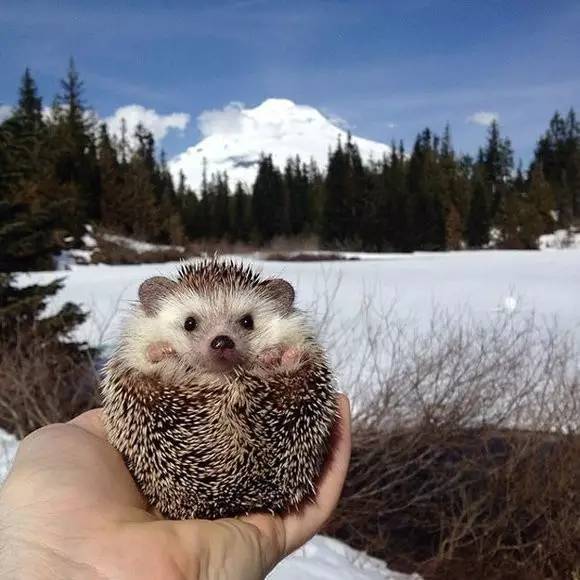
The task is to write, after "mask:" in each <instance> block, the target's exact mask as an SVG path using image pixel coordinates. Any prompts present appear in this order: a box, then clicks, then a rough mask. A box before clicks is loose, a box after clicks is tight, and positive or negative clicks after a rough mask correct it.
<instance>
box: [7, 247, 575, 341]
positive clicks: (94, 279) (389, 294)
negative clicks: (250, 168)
mask: <svg viewBox="0 0 580 580" xmlns="http://www.w3.org/2000/svg"><path fill="white" fill-rule="evenodd" d="M361 257H363V258H364V259H362V260H357V261H339V262H261V261H259V260H255V259H251V258H247V260H250V261H255V262H256V265H257V266H258V267H259V268H261V269H262V270H263V271H264V273H265V274H267V275H273V276H282V277H285V278H287V279H288V280H290V281H291V282H292V283H293V284H294V285H295V287H296V290H297V296H298V304H299V305H300V306H302V307H305V308H307V309H314V311H315V316H316V315H318V316H319V317H320V316H322V315H324V316H325V324H326V326H327V327H328V328H329V329H330V330H329V332H334V333H349V334H351V335H354V334H356V333H357V332H366V331H368V328H369V326H373V325H376V324H381V323H382V322H384V320H385V315H386V314H387V313H390V316H391V317H392V316H395V317H396V319H397V320H403V321H405V323H406V325H407V327H408V328H414V327H417V328H420V327H422V326H423V327H424V326H425V325H426V324H428V323H429V322H430V320H431V318H432V314H433V310H434V309H435V308H436V309H439V310H445V311H448V312H450V313H457V312H459V311H466V312H469V314H470V315H471V316H472V317H474V318H475V319H476V320H479V321H483V322H485V321H487V320H492V319H493V318H494V317H497V316H503V315H508V314H514V313H526V312H531V311H532V310H534V311H535V312H536V313H537V314H538V316H539V317H540V318H543V319H545V320H546V321H549V320H552V319H557V320H558V322H559V324H560V326H561V327H562V329H564V330H567V331H570V332H571V333H572V334H573V335H574V336H575V337H576V339H577V340H578V343H579V344H580V252H578V251H575V250H571V251H547V252H533V251H529V252H524V251H522V252H516V251H479V252H453V253H416V254H379V255H373V254H365V255H361ZM177 268H178V264H177V263H165V264H143V265H136V266H107V265H97V266H72V269H71V270H69V271H65V272H62V271H61V272H34V273H30V274H21V275H20V276H19V278H18V280H19V283H20V284H23V285H26V284H28V283H36V282H38V283H47V282H49V281H51V280H53V279H54V278H60V277H64V278H65V279H66V283H65V288H64V289H63V290H62V291H61V292H60V293H59V294H58V295H57V296H56V298H55V299H54V301H53V303H52V304H51V308H52V309H55V308H58V307H59V306H60V305H61V304H62V303H63V302H66V301H73V302H77V303H81V304H82V305H84V306H85V307H86V308H87V309H88V310H90V311H91V315H90V317H89V318H88V320H87V321H86V322H85V324H83V326H82V327H80V328H79V330H78V332H77V337H78V338H80V339H83V340H88V341H89V342H90V343H91V344H93V345H103V344H104V345H111V344H113V343H114V342H115V339H116V336H117V333H118V330H119V324H120V322H121V319H122V315H123V313H124V312H126V311H127V309H128V308H129V307H130V304H131V302H132V301H134V300H135V299H136V296H137V288H138V286H139V283H140V282H141V281H143V280H144V279H145V278H147V277H149V276H155V275H165V276H172V275H175V274H176V272H177ZM49 311H50V309H49Z"/></svg>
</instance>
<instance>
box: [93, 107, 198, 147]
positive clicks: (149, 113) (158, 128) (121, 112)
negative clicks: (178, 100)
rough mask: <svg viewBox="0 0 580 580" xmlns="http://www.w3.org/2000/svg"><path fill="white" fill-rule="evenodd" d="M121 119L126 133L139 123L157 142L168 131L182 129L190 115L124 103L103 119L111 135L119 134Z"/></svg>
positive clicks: (132, 130) (130, 131)
mask: <svg viewBox="0 0 580 580" xmlns="http://www.w3.org/2000/svg"><path fill="white" fill-rule="evenodd" d="M123 119H124V120H125V123H126V124H127V133H128V134H129V135H130V136H132V135H133V133H134V132H135V129H136V127H137V125H139V124H141V125H143V126H144V127H145V128H146V129H148V130H149V131H151V133H153V137H155V140H156V141H157V142H160V141H162V140H163V139H164V138H165V137H166V135H167V134H168V133H169V131H172V130H177V131H184V130H185V128H186V127H187V125H188V124H189V121H190V116H189V114H188V113H170V114H169V115H161V114H159V113H157V111H155V110H154V109H146V108H145V107H143V106H142V105H126V106H124V107H120V108H119V109H117V110H116V111H115V112H114V113H113V115H111V116H110V117H107V118H106V119H105V123H107V125H108V127H109V130H110V131H111V133H112V134H113V135H120V133H121V124H122V122H123Z"/></svg>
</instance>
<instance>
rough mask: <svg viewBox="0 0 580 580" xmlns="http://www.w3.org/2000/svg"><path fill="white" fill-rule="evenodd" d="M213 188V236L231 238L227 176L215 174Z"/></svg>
mask: <svg viewBox="0 0 580 580" xmlns="http://www.w3.org/2000/svg"><path fill="white" fill-rule="evenodd" d="M213 189H214V191H215V203H214V215H213V222H214V236H215V237H216V238H217V239H226V238H227V239H230V240H231V239H232V232H231V229H230V228H231V225H230V188H229V185H228V176H227V175H226V174H225V173H218V174H217V175H216V176H215V179H214V183H213Z"/></svg>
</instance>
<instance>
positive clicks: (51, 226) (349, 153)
mask: <svg viewBox="0 0 580 580" xmlns="http://www.w3.org/2000/svg"><path fill="white" fill-rule="evenodd" d="M0 204H2V206H1V208H3V209H1V210H0V215H2V216H4V217H3V222H2V223H0V228H6V227H8V228H10V227H14V223H15V220H16V217H15V216H17V218H18V219H17V221H18V223H19V224H21V226H22V227H24V224H26V226H25V227H27V228H28V229H29V230H30V231H31V232H33V234H34V235H32V236H28V237H27V236H24V237H22V238H21V242H19V243H18V242H17V243H15V244H11V246H10V247H11V248H12V249H11V253H10V255H8V254H7V251H3V252H2V254H3V255H2V261H3V264H2V266H1V267H0V269H1V270H3V271H10V268H14V269H24V268H46V267H50V253H51V252H54V251H56V250H58V248H59V247H62V245H63V243H64V240H69V243H70V240H71V239H72V240H73V243H75V242H76V243H77V244H80V243H81V241H80V240H81V238H82V235H83V233H84V224H86V223H92V224H96V225H98V226H101V227H102V228H104V229H107V230H109V231H112V232H115V233H119V234H123V235H128V236H133V237H136V238H140V239H146V240H148V241H152V242H160V243H173V244H181V243H185V242H187V241H188V240H214V241H215V240H227V241H231V242H235V241H242V242H247V243H252V244H256V245H261V244H264V243H268V242H269V241H271V240H272V239H273V238H276V237H279V236H284V237H294V236H307V235H315V236H317V237H318V238H319V239H320V242H321V244H322V245H323V246H324V247H328V248H349V249H361V250H369V251H413V250H457V249H461V248H466V247H469V248H481V247H486V246H488V245H489V244H490V243H491V244H493V245H494V246H495V247H500V248H534V247H536V244H537V239H538V236H539V235H541V234H543V233H547V232H551V231H553V230H554V229H555V228H568V227H570V226H571V224H573V223H575V221H577V220H579V219H580V123H579V122H578V120H577V119H576V115H575V112H574V110H570V111H569V112H568V113H567V114H566V115H565V116H562V115H560V114H559V113H556V114H555V115H554V116H553V118H552V119H551V121H550V123H549V127H548V129H547V131H546V132H545V134H544V135H542V136H541V137H540V139H539V140H538V143H537V147H536V150H535V153H534V156H533V159H532V161H531V163H530V165H529V167H527V169H526V170H524V169H523V168H522V166H521V163H520V165H519V166H518V167H517V168H516V167H515V165H514V153H513V149H512V146H511V143H510V141H509V139H508V138H506V137H504V136H502V135H501V132H500V128H499V125H498V124H497V122H493V123H492V124H491V125H490V127H489V130H488V135H487V138H486V142H485V144H484V145H483V146H482V147H481V148H480V149H479V151H478V152H477V154H476V155H475V156H474V157H471V156H469V155H461V154H458V153H457V152H456V151H455V150H454V148H453V145H452V139H451V131H450V129H449V127H446V128H445V130H444V132H443V134H442V135H437V134H435V133H433V132H432V131H431V130H430V129H425V130H424V131H422V132H421V133H420V134H419V135H418V136H417V138H416V140H415V142H414V144H413V147H412V149H410V150H408V151H407V150H405V147H404V145H403V143H398V144H395V143H393V144H392V146H391V152H390V154H389V155H386V156H385V157H384V158H382V159H379V160H374V161H371V160H364V159H362V158H361V155H360V152H359V150H358V148H357V146H356V144H355V143H354V142H353V140H352V139H351V138H350V137H348V138H347V139H346V140H345V141H344V142H337V143H336V144H335V145H334V146H333V147H332V148H331V150H330V151H329V158H328V166H327V168H326V169H324V170H322V169H321V168H319V167H317V166H316V164H315V163H314V162H313V161H309V162H306V161H304V160H301V159H300V157H298V156H297V157H295V158H292V159H289V160H288V161H287V163H286V164H285V166H284V167H282V168H280V167H277V166H276V165H275V164H274V162H273V160H272V157H271V155H268V154H267V153H265V154H263V155H262V157H261V159H260V161H259V163H258V171H257V177H256V179H255V181H254V183H253V184H251V185H247V184H241V183H237V184H231V183H230V182H229V180H228V176H227V175H226V174H214V175H210V176H208V175H207V172H204V179H203V182H202V184H201V185H200V186H199V187H198V190H197V191H194V190H193V189H192V188H191V187H190V185H189V184H187V183H186V181H185V179H184V176H183V175H181V176H180V178H179V179H178V180H177V183H174V181H173V179H172V177H171V175H170V173H169V170H168V167H167V163H166V160H165V156H164V154H163V152H161V153H158V151H157V147H156V143H155V140H154V137H153V135H152V133H151V132H150V131H148V130H147V129H146V128H145V127H144V126H142V125H139V126H137V128H136V130H135V133H134V135H128V134H127V129H126V126H125V125H124V124H123V126H122V129H121V133H120V135H111V134H110V132H109V130H108V127H107V125H106V124H105V123H102V122H99V121H98V120H97V118H96V116H95V115H94V114H93V113H92V111H91V109H90V107H89V106H88V105H87V103H86V101H85V91H84V86H83V82H82V81H81V79H80V77H79V74H78V72H77V70H76V68H75V66H74V63H73V62H72V61H71V63H70V65H69V69H68V71H67V74H66V77H65V78H64V79H63V80H62V81H61V89H60V92H59V94H58V95H56V97H55V98H54V100H53V102H52V105H51V106H50V107H48V108H44V107H43V104H42V99H41V97H40V96H39V94H38V89H37V86H36V83H35V81H34V79H33V77H32V75H31V73H30V71H29V70H28V69H27V70H26V71H25V73H24V75H23V77H22V81H21V85H20V88H19V93H18V102H17V104H16V106H15V107H14V109H13V111H12V114H11V115H10V116H9V117H8V118H7V119H5V120H4V121H3V122H2V124H1V125H0ZM7 216H11V217H7ZM20 246H22V247H20ZM34 248H36V249H37V252H36V253H37V256H36V257H35V256H34V254H35V251H34ZM25 255H26V256H27V257H26V258H25V257H24V256H25Z"/></svg>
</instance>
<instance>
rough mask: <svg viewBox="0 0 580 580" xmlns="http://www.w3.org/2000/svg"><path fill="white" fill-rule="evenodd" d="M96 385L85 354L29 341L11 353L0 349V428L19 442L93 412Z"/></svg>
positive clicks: (95, 400)
mask: <svg viewBox="0 0 580 580" xmlns="http://www.w3.org/2000/svg"><path fill="white" fill-rule="evenodd" d="M15 332H16V330H15ZM96 382H97V373H96V371H95V367H94V364H93V361H92V360H91V357H90V356H89V354H88V353H86V354H79V353H78V351H76V349H74V350H73V349H68V348H67V346H66V344H58V343H57V344H55V343H46V342H43V341H41V340H39V339H35V338H34V337H31V336H30V335H27V337H26V339H25V340H24V338H23V340H21V341H19V342H18V344H17V345H16V346H15V347H11V348H8V347H6V346H0V428H2V429H4V430H6V431H8V432H9V433H13V434H14V435H16V436H17V437H18V438H22V437H24V436H25V435H26V434H28V433H30V432H31V431H34V430H35V429H37V428H39V427H42V426H44V425H48V424H50V423H58V422H63V421H68V420H70V419H72V418H73V417H76V416H77V415H78V414H80V413H82V412H83V411H86V410H88V409H90V408H92V407H94V406H96V403H97V396H96Z"/></svg>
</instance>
